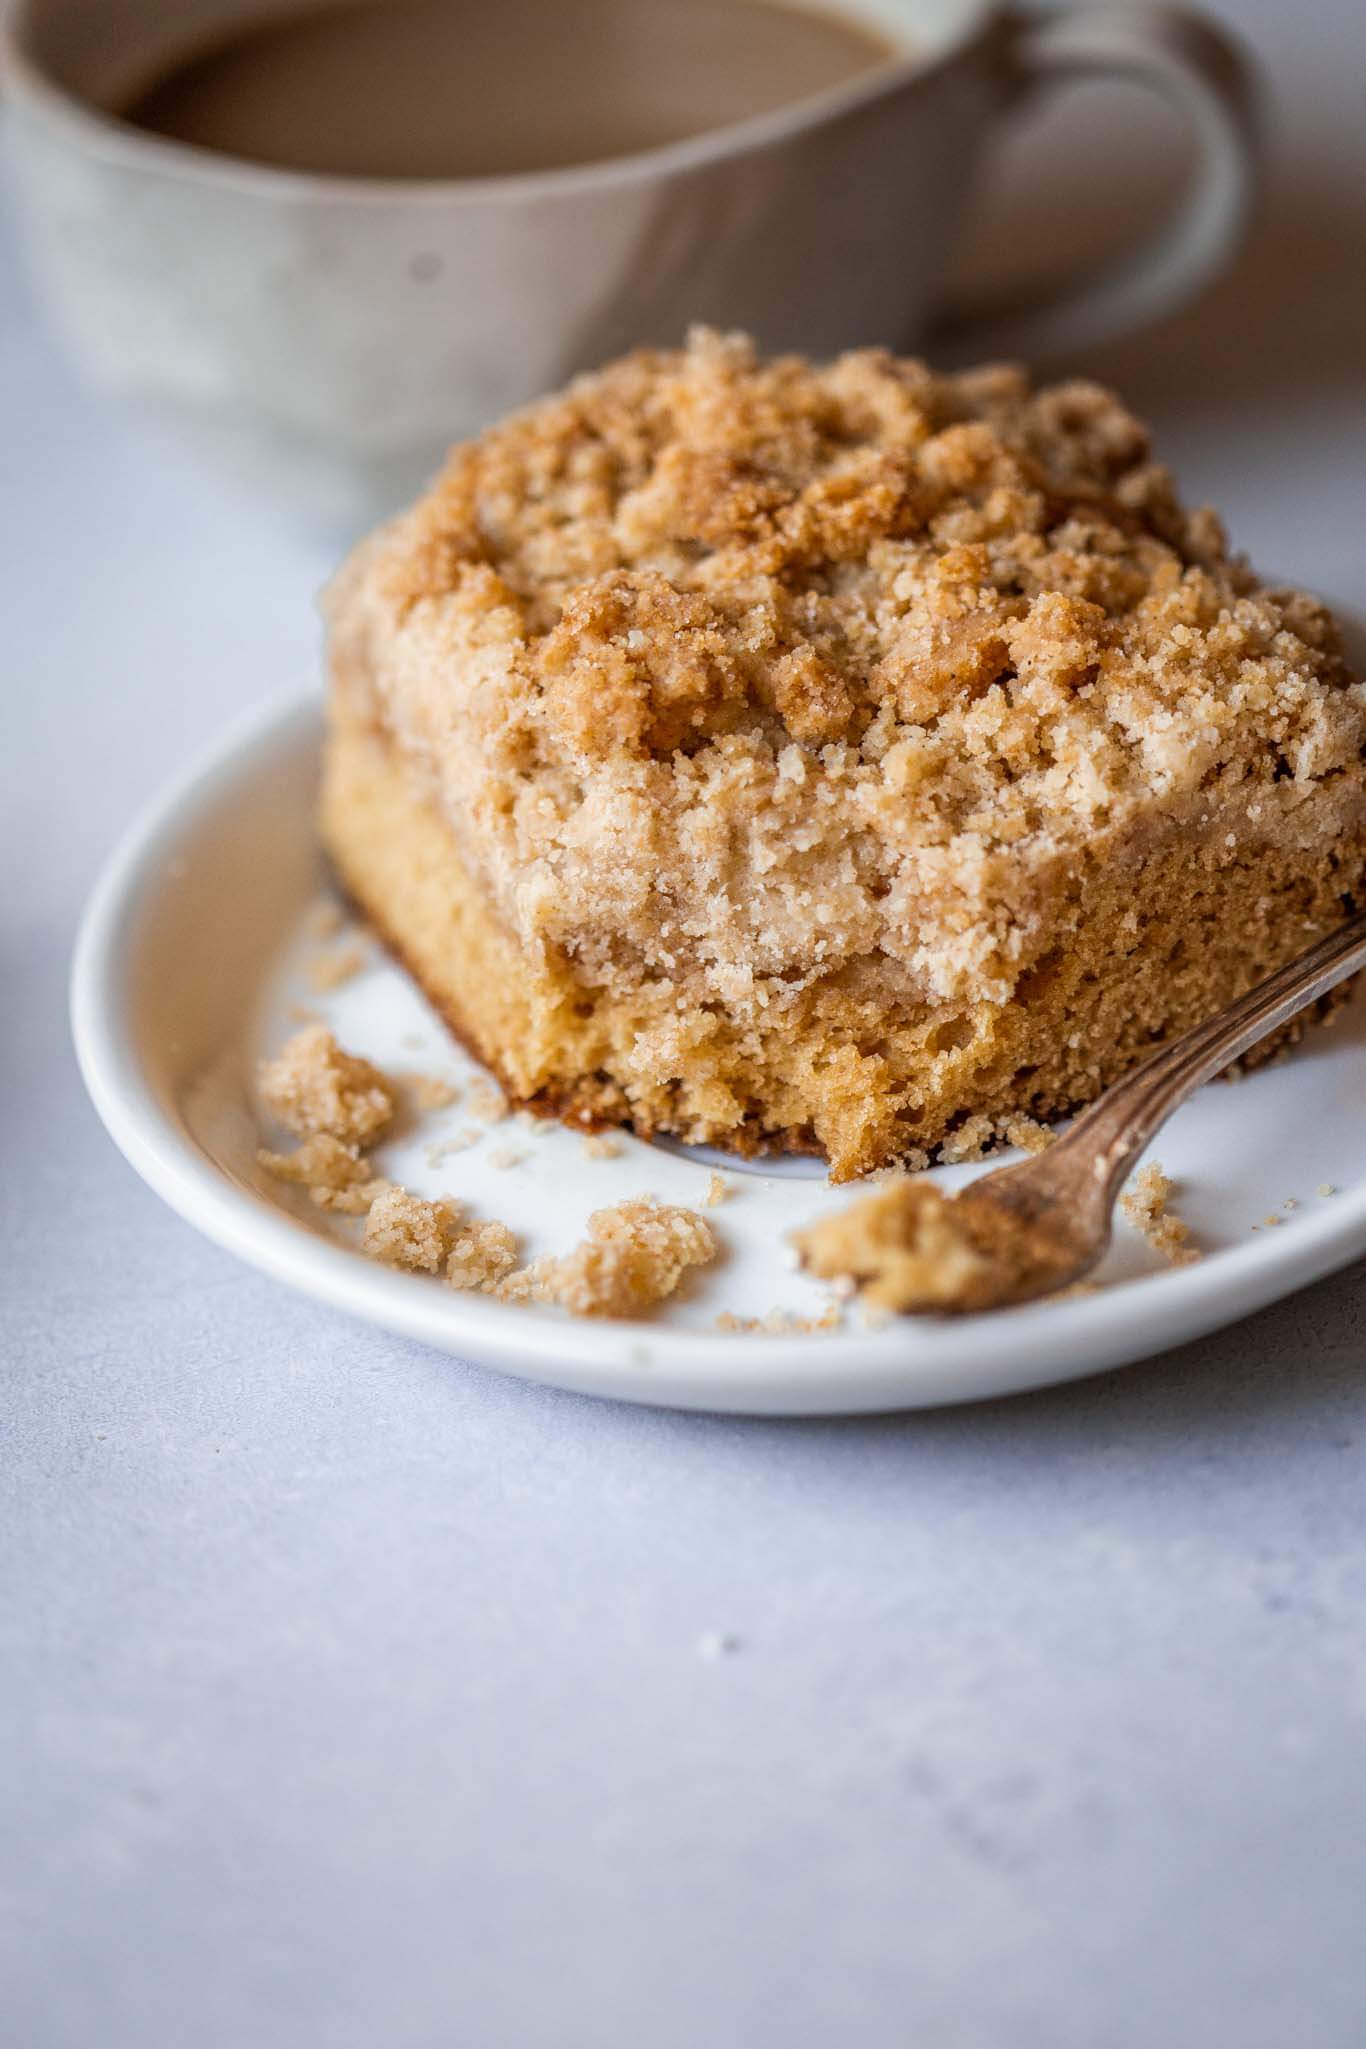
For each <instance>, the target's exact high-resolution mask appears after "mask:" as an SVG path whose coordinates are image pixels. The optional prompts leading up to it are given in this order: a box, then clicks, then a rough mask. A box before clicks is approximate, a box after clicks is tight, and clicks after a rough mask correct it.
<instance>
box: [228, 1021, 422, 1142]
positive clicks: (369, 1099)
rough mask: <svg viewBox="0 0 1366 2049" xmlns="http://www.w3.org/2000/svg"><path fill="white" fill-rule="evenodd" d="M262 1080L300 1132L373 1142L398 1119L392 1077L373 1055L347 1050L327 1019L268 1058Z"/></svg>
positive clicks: (265, 1095)
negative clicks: (364, 1057)
mask: <svg viewBox="0 0 1366 2049" xmlns="http://www.w3.org/2000/svg"><path fill="white" fill-rule="evenodd" d="M258 1085H259V1088H260V1092H261V1099H262V1101H263V1102H264V1103H265V1105H266V1107H267V1109H268V1110H270V1112H271V1114H272V1115H273V1116H275V1117H276V1118H278V1119H279V1121H280V1123H281V1124H283V1125H284V1126H285V1127H286V1129H287V1130H290V1131H293V1132H296V1133H297V1134H298V1135H299V1136H300V1137H301V1138H313V1137H316V1136H319V1135H321V1134H326V1135H327V1136H329V1137H331V1138H337V1139H340V1140H341V1142H342V1143H343V1145H357V1146H367V1145H373V1144H374V1142H375V1140H376V1139H377V1138H379V1137H380V1135H381V1134H382V1133H383V1132H384V1131H385V1130H386V1129H387V1128H388V1126H389V1125H390V1124H391V1123H392V1121H393V1116H394V1090H393V1085H392V1084H391V1082H390V1081H389V1080H388V1078H387V1077H386V1076H385V1075H383V1074H382V1073H381V1072H380V1070H379V1069H378V1068H377V1067H373V1066H372V1065H371V1064H370V1062H369V1061H368V1060H362V1059H360V1058H359V1057H358V1056H357V1055H356V1054H353V1053H346V1052H344V1051H343V1050H342V1048H341V1047H340V1046H339V1045H338V1044H337V1041H336V1040H335V1039H334V1038H333V1036H332V1034H331V1032H330V1031H328V1029H327V1027H326V1025H306V1026H305V1027H304V1029H303V1030H302V1031H300V1032H296V1033H295V1034H294V1036H293V1038H292V1039H290V1040H288V1041H287V1042H286V1044H285V1046H284V1047H283V1049H282V1050H281V1051H280V1052H279V1053H278V1054H277V1055H276V1057H275V1058H274V1059H273V1060H265V1061H263V1062H262V1063H261V1066H260V1069H259V1075H258Z"/></svg>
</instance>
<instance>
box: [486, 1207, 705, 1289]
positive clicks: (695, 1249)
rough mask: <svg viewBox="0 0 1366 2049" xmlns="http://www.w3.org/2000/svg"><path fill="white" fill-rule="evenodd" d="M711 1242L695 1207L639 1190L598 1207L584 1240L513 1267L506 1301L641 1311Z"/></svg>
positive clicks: (697, 1261)
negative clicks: (646, 1195)
mask: <svg viewBox="0 0 1366 2049" xmlns="http://www.w3.org/2000/svg"><path fill="white" fill-rule="evenodd" d="M716 1250H717V1247H716V1239H715V1237H714V1236H713V1234H712V1231H711V1229H710V1227H709V1225H708V1224H707V1223H706V1222H705V1221H704V1220H703V1219H702V1218H701V1217H699V1216H697V1215H696V1214H695V1213H694V1212H693V1211H692V1210H688V1209H678V1208H674V1207H671V1206H669V1205H667V1204H663V1203H653V1202H650V1201H648V1200H647V1199H645V1198H641V1199H639V1200H636V1201H633V1202H623V1203H619V1204H617V1205H616V1207H615V1208H613V1209H600V1210H595V1211H594V1212H593V1214H592V1216H591V1217H590V1218H589V1219H588V1236H587V1237H586V1238H585V1239H584V1240H583V1242H582V1244H580V1245H577V1246H575V1248H574V1250H573V1251H572V1252H569V1253H566V1254H565V1255H564V1256H563V1257H561V1258H548V1259H540V1260H537V1261H535V1262H534V1263H533V1264H532V1265H531V1266H529V1267H525V1268H523V1269H522V1271H521V1272H520V1273H517V1274H513V1275H511V1276H510V1278H509V1280H508V1281H507V1282H506V1283H505V1284H504V1287H503V1289H502V1290H501V1292H502V1294H503V1297H504V1299H505V1300H507V1301H519V1302H547V1303H554V1304H557V1305H558V1306H559V1307H560V1308H562V1309H568V1310H569V1311H570V1313H571V1314H572V1315H575V1316H639V1315H641V1314H643V1313H644V1312H645V1311H646V1310H649V1309H653V1308H654V1307H655V1306H656V1305H657V1304H658V1303H660V1302H663V1301H664V1300H665V1299H666V1298H667V1297H668V1296H670V1295H672V1294H673V1293H674V1291H675V1289H676V1288H677V1287H678V1284H679V1282H680V1281H681V1280H682V1278H683V1276H684V1274H685V1273H686V1271H687V1270H688V1268H689V1267H694V1266H705V1265H707V1264H708V1263H709V1262H710V1261H711V1260H713V1259H714V1258H715V1257H716Z"/></svg>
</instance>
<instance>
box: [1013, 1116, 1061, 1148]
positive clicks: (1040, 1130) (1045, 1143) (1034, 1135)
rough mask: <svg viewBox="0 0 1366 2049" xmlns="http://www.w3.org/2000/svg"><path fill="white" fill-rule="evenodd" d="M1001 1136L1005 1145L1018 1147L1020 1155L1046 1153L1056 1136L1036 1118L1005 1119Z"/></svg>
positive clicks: (1054, 1132)
mask: <svg viewBox="0 0 1366 2049" xmlns="http://www.w3.org/2000/svg"><path fill="white" fill-rule="evenodd" d="M1001 1134H1002V1136H1003V1138H1004V1139H1005V1141H1006V1144H1007V1145H1013V1146H1018V1147H1019V1149H1020V1151H1021V1152H1022V1153H1042V1152H1047V1150H1048V1148H1049V1146H1051V1145H1052V1143H1053V1141H1054V1139H1055V1138H1056V1137H1057V1135H1058V1134H1057V1133H1056V1131H1050V1130H1049V1128H1048V1126H1047V1125H1046V1124H1040V1123H1039V1121H1038V1119H1037V1118H1036V1117H1007V1118H1006V1119H1005V1121H1004V1123H1003V1125H1002V1127H1001Z"/></svg>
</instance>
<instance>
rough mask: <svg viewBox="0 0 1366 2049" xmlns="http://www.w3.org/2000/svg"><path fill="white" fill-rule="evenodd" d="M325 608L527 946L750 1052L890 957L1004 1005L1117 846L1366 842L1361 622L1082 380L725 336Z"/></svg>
mask: <svg viewBox="0 0 1366 2049" xmlns="http://www.w3.org/2000/svg"><path fill="white" fill-rule="evenodd" d="M331 610H332V618H333V658H334V662H335V665H336V670H337V678H338V684H339V687H340V688H341V689H342V690H343V691H345V690H348V689H349V690H352V691H354V692H356V693H360V694H362V695H364V696H365V698H366V700H367V702H368V703H371V704H372V705H373V708H374V710H375V712H376V714H377V715H378V716H379V717H381V718H382V719H383V721H384V722H385V724H386V725H387V726H388V727H389V729H390V730H391V731H392V732H393V733H394V734H395V735H396V736H397V737H398V739H399V740H400V742H401V743H402V744H403V746H404V747H405V749H406V750H407V752H408V754H409V756H410V758H411V759H412V761H413V762H414V763H415V764H416V765H417V766H418V769H419V772H420V774H421V777H422V779H423V780H424V782H425V783H426V784H427V786H428V787H431V788H432V789H434V790H435V791H436V792H437V793H438V795H439V797H440V799H441V800H442V803H443V808H444V810H445V812H446V815H447V816H448V818H449V820H450V822H451V824H452V827H453V829H454V831H455V832H456V834H457V837H458V838H459V840H460V843H461V845H462V848H463V850H464V853H465V855H466V857H467V858H468V859H469V861H470V863H471V865H472V867H473V868H474V870H475V872H476V873H478V874H479V875H480V876H481V877H482V879H483V882H484V884H485V886H486V887H487V888H488V889H489V891H490V892H491V894H492V896H493V897H494V899H495V901H496V903H497V905H498V907H499V911H500V915H501V916H502V918H503V920H504V922H505V923H506V924H507V925H508V926H509V928H510V929H512V930H513V931H514V932H516V933H517V935H518V937H519V938H520V940H521V942H522V943H523V944H524V945H525V946H527V947H529V948H533V949H534V948H536V947H540V946H555V947H559V948H561V949H563V950H564V951H565V952H567V953H568V954H569V955H570V956H571V957H572V958H573V960H574V961H575V963H576V965H577V966H578V968H579V969H580V971H581V972H582V974H583V975H584V977H585V978H586V979H588V980H590V981H593V982H595V983H597V984H599V985H600V986H603V987H605V988H607V989H608V990H611V989H614V988H630V987H632V986H634V985H636V984H638V982H639V979H640V976H641V973H642V969H643V970H644V972H645V973H647V974H648V976H649V977H650V978H651V979H653V980H658V981H663V982H666V983H669V984H672V985H673V986H674V988H675V989H676V990H677V991H678V993H679V995H680V998H682V999H685V1000H687V1001H688V1002H691V1003H695V1004H712V1005H716V1006H724V1007H725V1008H726V1009H727V1011H728V1013H729V1014H730V1015H731V1016H738V1017H740V1018H744V1017H746V1016H750V1015H753V1016H755V1017H756V1018H757V1017H758V1016H759V1015H760V1014H761V1013H764V1012H768V1013H769V1015H770V1016H771V1015H772V1011H773V1007H774V1006H777V1007H779V1008H781V1007H782V1006H783V1005H784V1004H790V1003H792V1002H793V1001H795V998H796V995H797V993H798V992H799V991H800V990H801V989H802V987H804V986H806V985H808V984H810V983H811V982H813V981H815V980H816V979H818V978H823V977H828V976H831V975H835V974H848V975H849V976H851V977H854V978H857V976H858V974H859V973H860V972H861V971H862V970H861V963H865V962H867V961H868V960H869V959H871V958H874V957H876V958H877V960H878V962H879V969H880V972H881V973H882V974H883V975H884V977H885V978H887V986H888V987H889V988H891V989H892V990H893V991H894V992H895V993H898V994H899V995H900V996H904V997H906V998H907V999H919V1000H928V1001H949V1000H983V1001H988V1002H991V1003H1000V1002H1003V1001H1006V1000H1007V999H1008V998H1009V997H1010V995H1011V994H1012V992H1013V991H1014V990H1015V988H1016V986H1017V984H1018V982H1019V980H1020V978H1021V976H1022V975H1023V974H1024V973H1025V972H1026V971H1027V970H1028V968H1029V967H1030V965H1031V963H1032V961H1033V959H1034V957H1035V954H1036V953H1039V952H1041V951H1042V950H1043V948H1044V947H1045V946H1046V944H1047V939H1046V934H1047V930H1048V923H1047V918H1046V916H1045V915H1044V912H1045V908H1046V900H1047V888H1048V877H1049V874H1050V871H1051V868H1052V867H1053V866H1056V864H1057V863H1058V862H1060V861H1062V862H1065V861H1067V860H1068V859H1069V858H1070V859H1073V860H1075V856H1076V853H1077V850H1078V849H1079V848H1085V847H1088V846H1092V845H1094V843H1095V841H1096V839H1097V838H1098V836H1101V835H1105V836H1106V837H1107V839H1108V840H1109V841H1111V842H1112V843H1113V845H1114V847H1115V849H1116V858H1117V859H1120V858H1123V857H1124V856H1125V854H1126V852H1127V851H1132V852H1133V853H1134V854H1135V856H1136V855H1137V853H1138V851H1139V850H1140V849H1141V848H1142V847H1150V846H1151V844H1152V841H1153V838H1154V836H1158V837H1160V835H1161V834H1162V833H1163V832H1168V831H1189V830H1191V829H1192V828H1194V829H1195V830H1196V831H1201V832H1205V831H1207V835H1208V848H1207V858H1208V859H1209V861H1210V862H1212V863H1214V864H1216V865H1217V864H1220V863H1226V862H1227V863H1232V862H1234V861H1236V860H1237V859H1239V858H1240V855H1243V854H1245V851H1246V849H1247V848H1248V847H1249V846H1265V845H1267V844H1270V843H1281V842H1283V843H1285V844H1287V845H1289V846H1307V845H1311V844H1314V843H1315V842H1316V841H1317V840H1318V839H1320V838H1325V837H1327V836H1329V835H1331V834H1332V833H1333V832H1334V831H1336V830H1338V829H1339V828H1340V827H1342V828H1344V829H1345V823H1346V821H1348V820H1349V819H1350V820H1351V821H1359V819H1360V815H1361V772H1360V756H1361V750H1362V742H1363V733H1364V732H1366V697H1364V696H1363V689H1362V686H1361V685H1359V684H1356V683H1354V682H1353V681H1352V679H1351V677H1350V675H1349V673H1348V671H1347V669H1346V667H1345V665H1344V661H1343V657H1342V653H1341V649H1340V645H1339V641H1338V637H1337V633H1336V629H1335V627H1334V626H1333V624H1332V622H1331V620H1330V618H1329V616H1328V614H1327V613H1326V612H1325V611H1324V609H1323V608H1322V606H1320V605H1319V604H1317V603H1316V602H1315V601H1314V600H1313V599H1311V598H1310V597H1308V596H1306V595H1305V594H1303V593H1301V592H1296V591H1289V590H1278V589H1269V588H1264V587H1262V586H1260V585H1258V583H1257V582H1256V581H1255V579H1254V578H1253V576H1252V575H1251V573H1250V572H1249V570H1248V569H1247V567H1246V565H1245V564H1243V563H1242V562H1241V561H1240V560H1238V559H1237V558H1235V557H1231V556H1230V555H1229V554H1228V552H1227V549H1226V545H1225V541H1224V536H1223V533H1222V531H1221V529H1220V526H1219V523H1218V521H1217V519H1216V518H1215V517H1214V515H1213V514H1212V513H1210V512H1208V511H1194V512H1188V511H1187V510H1185V509H1184V508H1183V506H1182V504H1181V503H1180V501H1179V499H1178V498H1177V495H1176V493H1175V490H1174V488H1173V485H1172V481H1171V478H1170V477H1169V475H1168V473H1167V471H1166V470H1165V469H1164V468H1162V466H1161V465H1160V464H1158V463H1156V462H1155V461H1154V460H1153V458H1152V455H1151V451H1150V448H1149V444H1148V439H1147V436H1146V433H1145V431H1144V429H1143V428H1142V427H1141V426H1140V424H1139V423H1138V422H1137V421H1136V420H1135V419H1134V418H1133V417H1132V415H1131V414H1130V413H1128V412H1127V411H1126V410H1125V408H1124V407H1123V406H1122V405H1121V404H1120V403H1119V401H1118V400H1117V399H1115V398H1114V397H1112V396H1111V395H1110V394H1109V393H1108V392H1106V391H1103V390H1101V389H1100V388H1098V387H1097V386H1095V385H1092V384H1088V383H1085V382H1081V381H1075V380H1074V381H1071V382H1068V383H1064V384H1058V385H1054V386H1049V387H1045V388H1042V389H1038V390H1035V389H1033V388H1031V386H1030V384H1029V381H1028V380H1027V378H1026V377H1025V375H1024V374H1023V373H1022V372H1021V371H1018V370H1015V369H1010V368H989V369H981V370H975V371H971V372H966V373H962V374H959V375H953V376H939V375H936V374H934V373H932V372H931V371H930V370H928V369H927V368H926V367H925V366H924V365H923V364H920V363H916V362H909V361H902V360H898V359H896V358H893V357H891V356H889V355H887V354H886V353H884V352H880V351H863V352H859V353H856V354H851V355H846V356H843V357H841V358H839V359H838V361H836V362H834V363H832V364H830V365H829V366H827V367H823V368H821V367H813V366H812V365H810V364H809V363H806V362H804V361H802V360H801V359H798V358H795V357H787V358H781V359H778V360H775V361H762V360H760V359H759V358H758V357H757V356H756V355H755V352H754V350H753V348H752V347H751V345H750V344H749V343H748V342H746V341H745V340H743V339H742V338H740V337H735V336H731V337H723V336H719V335H716V334H712V333H707V332H699V333H697V334H695V335H694V336H693V337H692V339H691V341H690V343H689V346H688V347H687V349H686V350H684V351H681V352H675V353H671V352H650V351H646V352H641V353H639V354H637V355H634V356H630V357H628V358H626V359H625V360H624V361H622V362H619V363H617V364H615V365H613V366H611V367H610V368H608V369H606V370H604V371H602V372H601V373H599V374H597V375H595V376H592V377H587V378H583V379H580V380H579V381H578V382H576V383H575V384H574V385H572V386H571V387H570V388H569V389H568V390H567V391H566V392H565V393H563V394H560V395H558V396H555V397H552V398H548V399H546V400H544V401H542V402H541V403H539V404H538V405H536V406H533V407H531V408H530V409H528V410H527V411H525V412H523V413H521V414H519V415H518V416H516V417H515V418H513V419H512V420H510V421H508V422H506V423H505V424H504V425H502V426H500V427H498V428H495V429H493V430H492V431H491V432H489V433H488V434H486V435H484V436H483V437H482V438H481V439H480V440H478V441H475V442H472V443H470V444H467V445H465V446H463V447H461V448H458V449H456V450H455V452H454V453H453V455H452V456H451V458H450V461H449V464H448V466H447V468H446V470H445V473H444V474H443V476H442V477H441V478H440V480H439V481H438V483H437V484H436V486H435V487H434V488H433V490H432V491H431V492H430V493H429V495H428V496H427V497H426V498H425V499H423V500H422V501H421V503H420V504H419V505H418V506H417V507H416V508H415V509H414V510H413V511H412V512H411V513H409V514H408V515H406V516H405V517H404V518H402V519H400V520H398V521H397V522H395V523H394V525H392V526H391V527H390V528H389V529H387V530H386V531H385V532H384V533H382V534H381V535H379V536H377V537H376V538H375V539H373V540H372V541H370V542H368V543H366V544H365V545H364V546H363V548H362V549H361V550H360V551H358V553H357V555H356V556H355V557H354V558H353V561H352V564H351V565H350V567H349V568H348V570H347V571H345V572H344V573H343V576H342V577H341V578H340V579H339V581H338V584H337V586H336V588H335V590H334V592H333V595H332V598H331ZM676 1053H677V1049H676V1048H665V1047H661V1048H660V1051H659V1061H660V1069H661V1072H663V1071H664V1069H665V1067H666V1066H667V1063H668V1061H669V1059H670V1058H671V1057H675V1056H676Z"/></svg>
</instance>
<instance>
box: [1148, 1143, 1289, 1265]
mask: <svg viewBox="0 0 1366 2049" xmlns="http://www.w3.org/2000/svg"><path fill="white" fill-rule="evenodd" d="M1175 1192H1176V1183H1175V1182H1174V1181H1173V1180H1172V1179H1171V1178H1170V1176H1169V1175H1167V1174H1164V1173H1163V1171H1162V1169H1161V1167H1160V1166H1159V1165H1158V1163H1157V1161H1156V1160H1151V1161H1150V1162H1149V1163H1148V1165H1147V1166H1146V1167H1140V1168H1139V1170H1138V1172H1137V1173H1136V1174H1135V1175H1134V1178H1133V1180H1132V1181H1131V1182H1130V1184H1129V1186H1128V1188H1127V1189H1126V1190H1125V1192H1124V1194H1123V1195H1121V1197H1120V1198H1119V1206H1120V1209H1121V1210H1122V1211H1123V1213H1124V1215H1125V1216H1126V1217H1127V1218H1128V1220H1129V1222H1130V1223H1131V1224H1132V1225H1133V1226H1134V1229H1135V1230H1136V1231H1140V1232H1141V1233H1142V1234H1143V1236H1144V1237H1145V1238H1146V1239H1147V1241H1148V1243H1149V1245H1151V1246H1152V1248H1153V1251H1154V1252H1160V1253H1161V1254H1162V1257H1163V1258H1164V1259H1168V1260H1170V1261H1171V1263H1172V1265H1173V1266H1189V1265H1190V1264H1191V1262H1192V1261H1194V1260H1197V1259H1198V1258H1199V1257H1200V1254H1199V1252H1198V1251H1197V1250H1196V1249H1195V1247H1194V1246H1193V1245H1192V1244H1191V1243H1190V1234H1191V1232H1190V1225H1189V1224H1188V1223H1186V1222H1185V1221H1184V1220H1183V1219H1182V1218H1181V1217H1178V1216H1174V1215H1173V1214H1172V1212H1171V1210H1170V1209H1169V1207H1168V1205H1169V1203H1170V1202H1171V1198H1172V1196H1173V1195H1174V1194H1175ZM1280 1221H1281V1220H1280V1218H1279V1217H1268V1219H1267V1222H1268V1223H1274V1224H1278V1223H1279V1222H1280Z"/></svg>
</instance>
